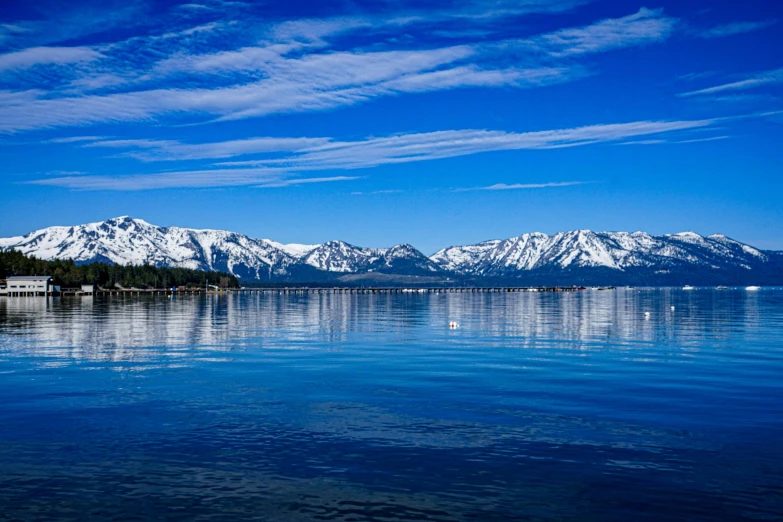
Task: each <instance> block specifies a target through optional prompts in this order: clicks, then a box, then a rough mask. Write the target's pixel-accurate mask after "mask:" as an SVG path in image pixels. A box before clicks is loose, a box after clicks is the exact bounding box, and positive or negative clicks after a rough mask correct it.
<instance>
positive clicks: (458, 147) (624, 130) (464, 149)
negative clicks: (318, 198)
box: [220, 120, 715, 170]
mask: <svg viewBox="0 0 783 522" xmlns="http://www.w3.org/2000/svg"><path fill="white" fill-rule="evenodd" d="M714 122H715V120H689V121H688V120H686V121H659V122H655V121H639V122H632V123H618V124H606V125H591V126H586V127H577V128H572V129H558V130H549V131H536V132H525V133H514V132H504V131H490V130H449V131H437V132H429V133H418V134H401V135H396V136H389V137H384V138H370V139H366V140H361V141H354V142H344V141H343V142H341V141H332V142H329V143H327V144H325V145H322V146H318V147H313V148H310V149H306V150H305V151H303V152H302V153H300V154H295V155H291V156H290V157H287V158H283V159H263V160H248V161H235V162H224V163H221V164H220V165H222V166H233V167H241V166H244V167H247V166H256V167H267V168H284V169H290V170H322V169H358V168H366V167H374V166H378V165H385V164H398V163H408V162H414V161H426V160H433V159H441V158H451V157H457V156H465V155H470V154H477V153H481V152H489V151H501V150H523V149H556V148H564V147H576V146H581V145H589V144H594V143H603V142H612V141H618V140H622V139H626V138H630V137H635V136H648V135H654V134H662V133H666V132H672V131H680V130H685V129H694V128H699V127H707V126H710V125H712V124H713V123H714Z"/></svg>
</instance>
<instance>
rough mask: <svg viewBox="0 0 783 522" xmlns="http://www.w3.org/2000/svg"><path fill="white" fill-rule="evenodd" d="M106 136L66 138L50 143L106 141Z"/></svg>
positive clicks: (56, 139) (54, 139) (53, 140)
mask: <svg viewBox="0 0 783 522" xmlns="http://www.w3.org/2000/svg"><path fill="white" fill-rule="evenodd" d="M105 139H106V137H105V136H66V137H64V138H53V139H51V140H49V143H79V142H82V141H98V140H105Z"/></svg>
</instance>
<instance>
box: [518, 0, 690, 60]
mask: <svg viewBox="0 0 783 522" xmlns="http://www.w3.org/2000/svg"><path fill="white" fill-rule="evenodd" d="M676 22H677V20H676V19H674V18H670V17H667V16H664V14H663V10H662V9H647V8H644V7H643V8H641V9H640V10H639V11H638V12H637V13H635V14H632V15H629V16H625V17H622V18H612V19H607V20H601V21H600V22H597V23H595V24H592V25H589V26H585V27H578V28H569V29H561V30H559V31H555V32H553V33H549V34H544V35H541V36H537V37H534V38H531V39H529V40H527V41H524V42H522V43H523V44H526V45H530V46H532V47H534V48H538V49H540V50H541V51H542V52H544V53H546V54H548V55H550V56H553V57H558V58H559V57H569V56H578V55H583V54H591V53H598V52H606V51H609V50H613V49H621V48H625V47H634V46H638V45H646V44H650V43H654V42H660V41H662V40H665V39H666V38H668V37H669V35H671V33H672V31H673V30H674V26H675V24H676Z"/></svg>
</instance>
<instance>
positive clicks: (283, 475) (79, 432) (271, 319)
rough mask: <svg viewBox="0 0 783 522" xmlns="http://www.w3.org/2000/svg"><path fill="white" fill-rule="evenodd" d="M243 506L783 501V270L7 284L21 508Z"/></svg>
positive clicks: (575, 512)
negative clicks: (94, 292) (291, 282)
mask: <svg viewBox="0 0 783 522" xmlns="http://www.w3.org/2000/svg"><path fill="white" fill-rule="evenodd" d="M672 306H674V310H672V309H671V307H672ZM644 312H650V315H649V317H646V316H645V313H644ZM451 320H454V321H458V322H459V323H460V324H461V327H460V328H458V329H454V330H451V329H449V328H448V323H449V321H451ZM232 518H241V519H259V520H444V521H445V520H481V521H484V520H553V519H554V520H580V521H581V520H617V521H632V522H637V521H642V520H655V521H660V520H732V521H734V520H781V519H783V291H781V290H773V289H762V290H761V291H758V292H746V291H745V290H724V291H716V290H695V291H682V290H663V289H658V290H617V291H603V292H602V291H586V292H580V293H573V294H571V293H569V294H517V293H512V294H461V295H460V294H453V295H418V294H415V295H411V294H408V295H391V296H386V295H313V296H278V295H261V296H240V295H232V296H221V297H218V296H210V297H203V296H202V297H185V298H182V297H177V298H175V299H166V298H161V297H158V298H144V297H133V298H122V297H110V298H97V297H96V298H94V299H93V298H62V299H59V298H56V299H50V300H48V301H47V300H46V299H43V298H0V520H43V519H58V520H84V519H91V520H155V519H160V520H163V519H166V520H227V519H232Z"/></svg>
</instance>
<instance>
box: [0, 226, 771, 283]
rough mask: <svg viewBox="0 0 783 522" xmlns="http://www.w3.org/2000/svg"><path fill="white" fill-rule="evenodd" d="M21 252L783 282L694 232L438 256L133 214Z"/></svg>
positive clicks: (247, 274) (757, 257)
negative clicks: (255, 235)
mask: <svg viewBox="0 0 783 522" xmlns="http://www.w3.org/2000/svg"><path fill="white" fill-rule="evenodd" d="M12 248H13V249H16V250H19V251H21V252H22V253H24V254H29V255H35V256H37V257H39V258H42V259H73V260H74V261H76V262H79V263H90V262H94V261H104V262H109V263H117V264H145V263H147V264H151V265H156V266H172V267H183V268H193V269H200V270H219V271H225V272H230V273H232V274H234V275H236V276H237V277H239V278H241V279H244V280H257V281H330V280H341V281H351V282H354V283H355V282H357V281H361V280H362V279H363V280H365V281H366V280H368V279H375V280H376V281H384V282H386V283H395V282H398V283H400V282H411V281H414V282H415V281H419V282H427V283H433V284H436V283H437V282H438V281H446V280H447V279H448V280H449V281H450V283H454V282H455V281H459V280H462V281H467V282H470V281H472V282H477V279H482V280H483V281H484V282H487V281H490V280H491V281H492V282H500V281H501V280H502V281H504V282H509V283H514V284H542V285H546V284H633V285H638V284H685V283H692V284H781V283H783V253H781V252H772V251H762V250H758V249H755V248H753V247H750V246H748V245H745V244H743V243H740V242H738V241H735V240H733V239H729V238H728V237H726V236H723V235H720V234H715V235H711V236H706V237H704V236H700V235H699V234H696V233H693V232H682V233H679V234H671V235H664V236H651V235H649V234H646V233H644V232H634V233H628V232H592V231H589V230H576V231H572V232H561V233H558V234H555V235H552V236H549V235H546V234H541V233H530V234H522V235H521V236H519V237H514V238H511V239H506V240H492V241H485V242H483V243H479V244H476V245H467V246H452V247H448V248H445V249H443V250H441V251H439V252H437V253H435V254H434V255H433V256H431V257H429V258H428V257H427V256H425V255H424V254H422V253H421V252H419V251H418V250H416V249H415V248H413V247H412V246H411V245H407V244H402V245H396V246H394V247H391V248H364V247H358V246H354V245H350V244H348V243H345V242H343V241H328V242H326V243H323V244H320V245H301V244H282V243H278V242H276V241H272V240H270V239H252V238H250V237H248V236H245V235H242V234H237V233H234V232H228V231H223V230H195V229H190V228H181V227H159V226H155V225H151V224H150V223H147V222H146V221H143V220H141V219H134V218H130V217H127V216H123V217H119V218H114V219H109V220H107V221H103V222H100V223H90V224H86V225H78V226H72V227H49V228H44V229H41V230H36V231H35V232H31V233H29V234H27V235H25V236H18V237H11V238H5V239H0V250H8V249H12ZM395 278H396V279H395ZM405 278H407V279H405ZM411 278H413V279H411ZM482 284H484V283H482Z"/></svg>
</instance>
